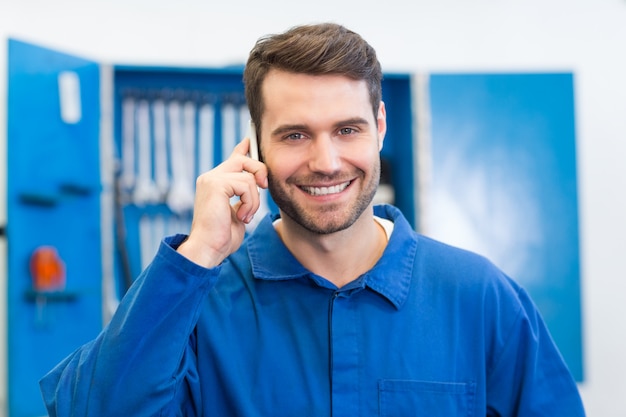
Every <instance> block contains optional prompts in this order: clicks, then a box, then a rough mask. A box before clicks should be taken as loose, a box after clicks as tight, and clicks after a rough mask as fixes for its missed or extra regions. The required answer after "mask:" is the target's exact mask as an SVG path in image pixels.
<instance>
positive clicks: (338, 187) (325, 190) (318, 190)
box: [302, 181, 350, 196]
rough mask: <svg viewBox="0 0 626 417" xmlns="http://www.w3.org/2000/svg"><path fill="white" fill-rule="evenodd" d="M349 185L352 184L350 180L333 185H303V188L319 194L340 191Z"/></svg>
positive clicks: (308, 191) (312, 193) (310, 192)
mask: <svg viewBox="0 0 626 417" xmlns="http://www.w3.org/2000/svg"><path fill="white" fill-rule="evenodd" d="M348 185H350V181H347V182H344V183H343V184H339V185H333V186H332V187H302V189H303V190H304V191H306V192H307V193H309V194H311V195H314V196H319V195H329V194H337V193H340V192H342V191H343V190H345V189H346V187H347V186H348Z"/></svg>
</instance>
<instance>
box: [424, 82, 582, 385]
mask: <svg viewBox="0 0 626 417" xmlns="http://www.w3.org/2000/svg"><path fill="white" fill-rule="evenodd" d="M428 88H429V95H430V102H429V105H430V117H431V135H432V144H431V166H432V171H431V176H432V184H431V190H430V193H429V195H428V196H427V198H430V205H431V209H430V210H431V212H432V213H431V214H432V216H429V217H430V219H431V224H430V225H427V227H428V228H429V229H430V231H431V232H434V233H435V234H436V235H437V236H438V237H441V238H443V239H449V240H452V241H453V242H455V243H457V244H459V243H460V244H461V245H463V246H465V247H466V248H468V249H471V250H475V251H478V252H480V253H483V254H484V255H487V256H488V257H489V258H490V259H491V260H492V261H494V262H495V263H496V264H497V265H498V266H500V268H502V269H504V271H505V272H507V273H508V274H510V275H511V276H512V277H513V278H514V279H515V280H517V281H518V282H520V283H521V284H522V285H523V286H524V287H525V288H526V289H527V290H528V292H529V293H530V294H531V296H532V297H533V300H534V301H535V303H536V304H537V306H538V307H539V310H540V311H541V313H542V315H543V316H544V319H545V320H546V323H547V325H548V327H549V329H550V331H551V333H552V336H553V338H554V339H555V342H556V343H557V345H558V346H559V348H560V350H561V353H562V354H563V357H564V358H565V360H566V362H567V364H568V365H569V367H570V370H571V372H572V373H573V375H574V377H575V378H576V380H578V381H582V380H583V377H584V373H583V359H582V356H583V352H582V319H581V316H582V314H581V294H580V259H579V258H580V257H579V246H580V242H579V227H578V226H579V225H578V192H577V173H576V132H575V107H574V77H573V74H571V73H534V74H533V73H530V74H515V73H512V74H432V75H431V76H430V80H429V83H428ZM438 213H445V215H440V216H439V217H438V216H437V214H438Z"/></svg>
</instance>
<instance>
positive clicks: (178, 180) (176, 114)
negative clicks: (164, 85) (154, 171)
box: [167, 100, 194, 214]
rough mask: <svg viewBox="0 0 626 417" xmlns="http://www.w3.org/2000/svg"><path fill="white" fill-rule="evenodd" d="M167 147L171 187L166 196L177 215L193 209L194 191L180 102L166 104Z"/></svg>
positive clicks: (169, 205)
mask: <svg viewBox="0 0 626 417" xmlns="http://www.w3.org/2000/svg"><path fill="white" fill-rule="evenodd" d="M168 119H169V134H170V135H169V136H170V137H169V139H170V140H169V145H170V155H171V158H172V159H171V162H172V186H171V187H170V191H169V193H168V196H167V205H168V207H169V208H170V209H171V210H172V211H173V212H174V213H177V214H182V213H184V212H185V211H187V210H191V209H193V201H194V190H193V184H192V181H193V179H192V178H189V177H188V169H187V168H186V167H185V164H186V163H187V162H186V161H185V156H186V155H187V152H186V150H185V141H184V140H183V128H182V114H181V106H180V102H178V101H177V100H172V101H170V102H169V104H168Z"/></svg>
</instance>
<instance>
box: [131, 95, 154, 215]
mask: <svg viewBox="0 0 626 417" xmlns="http://www.w3.org/2000/svg"><path fill="white" fill-rule="evenodd" d="M136 117H137V151H138V155H137V156H138V160H137V164H138V167H137V170H138V176H137V179H136V184H135V190H134V193H133V202H134V203H135V205H137V206H144V205H146V204H153V203H156V202H157V201H158V191H157V189H156V185H155V184H154V182H153V181H152V138H151V136H150V107H149V105H148V101H147V100H141V101H140V102H139V103H138V105H137V111H136Z"/></svg>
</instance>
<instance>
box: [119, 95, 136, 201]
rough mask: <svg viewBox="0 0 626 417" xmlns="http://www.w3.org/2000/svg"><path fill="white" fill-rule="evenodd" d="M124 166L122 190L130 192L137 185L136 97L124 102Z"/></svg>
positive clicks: (121, 181)
mask: <svg viewBox="0 0 626 417" xmlns="http://www.w3.org/2000/svg"><path fill="white" fill-rule="evenodd" d="M121 151H122V168H121V173H120V188H121V190H120V191H122V190H123V191H124V192H130V191H131V190H132V189H133V187H134V186H135V99H134V98H133V97H131V96H128V97H126V98H124V100H123V102H122V149H121Z"/></svg>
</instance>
